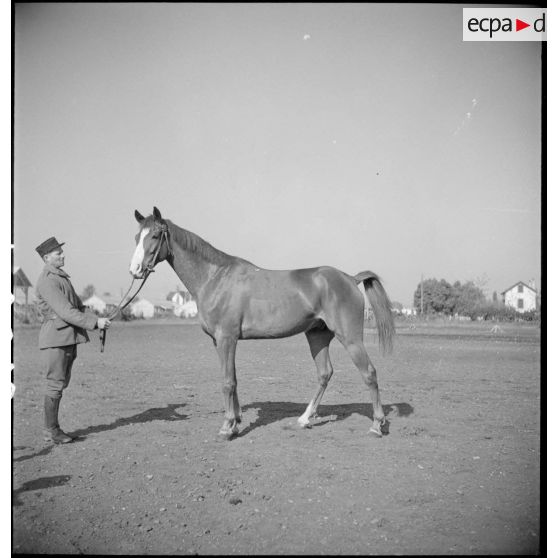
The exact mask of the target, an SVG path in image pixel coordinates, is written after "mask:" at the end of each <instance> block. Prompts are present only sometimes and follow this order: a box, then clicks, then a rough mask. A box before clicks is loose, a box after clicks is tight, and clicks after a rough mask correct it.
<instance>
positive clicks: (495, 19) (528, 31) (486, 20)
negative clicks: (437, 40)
mask: <svg viewBox="0 0 558 558" xmlns="http://www.w3.org/2000/svg"><path fill="white" fill-rule="evenodd" d="M463 40H464V41H546V9H545V8H463Z"/></svg>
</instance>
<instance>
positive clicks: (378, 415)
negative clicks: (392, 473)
mask: <svg viewBox="0 0 558 558" xmlns="http://www.w3.org/2000/svg"><path fill="white" fill-rule="evenodd" d="M341 342H342V343H343V345H344V346H345V348H346V349H347V351H348V352H349V355H351V359H352V360H353V362H354V363H355V365H356V367H357V368H358V370H359V372H360V373H361V374H362V378H363V380H364V383H365V384H366V386H367V387H368V389H369V390H370V395H371V397H372V411H373V416H374V422H373V423H372V426H371V427H370V432H372V433H373V434H375V435H376V436H382V430H381V426H382V425H383V424H384V422H385V416H384V410H383V408H382V402H381V401H380V390H379V388H378V378H377V376H376V369H375V368H374V365H373V364H372V362H371V361H370V358H369V357H368V353H367V352H366V349H365V348H364V344H363V342H362V341H361V340H352V341H347V340H341Z"/></svg>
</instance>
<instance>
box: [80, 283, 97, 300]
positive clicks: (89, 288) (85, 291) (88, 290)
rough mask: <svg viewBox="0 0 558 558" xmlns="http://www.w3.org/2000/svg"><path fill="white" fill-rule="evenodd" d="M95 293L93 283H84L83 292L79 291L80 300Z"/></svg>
mask: <svg viewBox="0 0 558 558" xmlns="http://www.w3.org/2000/svg"><path fill="white" fill-rule="evenodd" d="M94 294H95V287H94V286H93V285H86V287H85V288H84V289H83V292H82V293H81V296H80V298H81V300H87V299H88V298H91V297H92V296H93V295H94Z"/></svg>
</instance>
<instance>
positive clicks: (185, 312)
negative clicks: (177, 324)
mask: <svg viewBox="0 0 558 558" xmlns="http://www.w3.org/2000/svg"><path fill="white" fill-rule="evenodd" d="M174 315H175V316H178V317H179V318H195V317H196V316H197V315H198V305H197V304H196V301H195V300H189V301H188V302H185V303H184V304H183V305H182V306H176V307H175V308H174Z"/></svg>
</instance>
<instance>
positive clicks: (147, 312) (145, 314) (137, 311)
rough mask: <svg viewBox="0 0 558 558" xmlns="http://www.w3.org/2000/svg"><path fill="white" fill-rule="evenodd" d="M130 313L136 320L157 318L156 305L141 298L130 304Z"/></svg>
mask: <svg viewBox="0 0 558 558" xmlns="http://www.w3.org/2000/svg"><path fill="white" fill-rule="evenodd" d="M130 312H131V314H132V316H134V317H135V318H146V319H150V318H153V317H154V316H155V305H154V304H153V303H152V302H149V300H147V299H145V298H140V299H138V300H135V301H134V302H132V303H131V304H130Z"/></svg>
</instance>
